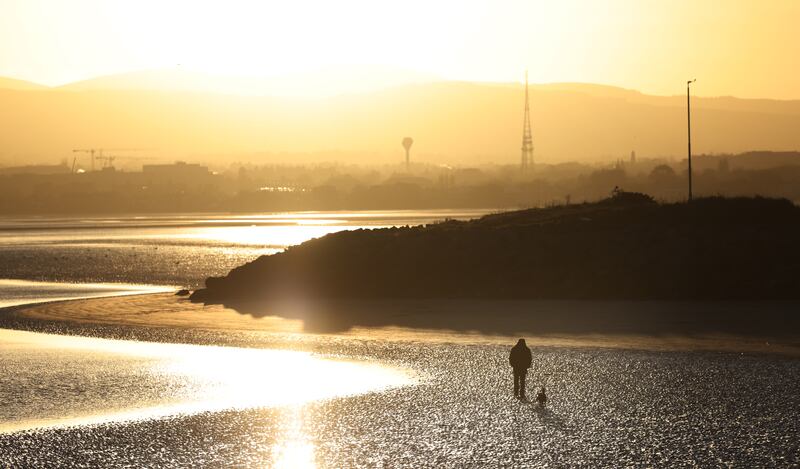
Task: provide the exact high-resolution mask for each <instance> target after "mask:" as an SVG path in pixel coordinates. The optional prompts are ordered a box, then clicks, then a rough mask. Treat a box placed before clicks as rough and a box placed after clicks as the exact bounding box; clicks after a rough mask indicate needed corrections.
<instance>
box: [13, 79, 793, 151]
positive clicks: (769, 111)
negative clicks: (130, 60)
mask: <svg viewBox="0 0 800 469" xmlns="http://www.w3.org/2000/svg"><path fill="white" fill-rule="evenodd" d="M378 75H380V74H378ZM148 76H149V77H150V80H151V82H147V80H144V78H142V80H144V82H143V84H139V85H137V82H136V80H133V81H132V82H130V81H125V80H123V81H125V83H123V84H124V85H125V86H129V87H130V88H131V89H103V87H104V86H106V85H103V83H108V82H107V81H104V80H105V79H100V80H99V81H92V82H82V83H75V84H72V85H68V86H65V87H59V88H41V87H39V88H37V87H36V85H34V87H33V88H32V89H29V88H24V89H20V88H19V86H21V85H18V84H14V83H12V82H10V81H9V82H8V83H10V84H9V85H8V86H6V87H5V88H4V86H3V83H5V82H6V81H5V80H4V81H0V125H2V126H3V129H4V135H3V139H2V146H0V164H28V163H34V162H47V163H53V162H57V161H58V160H60V159H64V158H71V157H72V153H71V150H72V149H73V148H157V149H158V150H159V152H160V154H159V155H157V156H159V157H161V158H163V159H167V160H169V159H190V160H195V161H213V162H216V163H221V164H225V163H226V162H230V161H252V162H255V163H266V162H276V161H281V162H297V163H306V162H311V161H319V160H320V158H323V157H324V159H326V160H328V161H330V160H337V161H341V162H345V163H392V162H396V161H401V160H402V159H403V157H404V154H403V151H402V147H401V146H400V140H401V139H402V138H403V137H404V136H412V137H413V138H414V140H415V144H414V147H413V148H412V162H413V161H427V162H433V163H448V164H455V165H462V166H463V165H472V164H478V163H487V162H493V163H503V164H515V163H516V162H517V161H518V159H519V145H520V139H521V120H522V107H523V99H524V98H523V96H524V93H523V89H522V85H521V84H513V83H512V84H502V83H499V84H493V83H468V82H455V81H424V79H425V78H430V77H423V76H417V77H416V79H419V80H423V81H419V82H416V83H410V84H401V85H392V84H387V83H388V82H385V84H386V86H385V87H379V88H377V89H374V90H373V91H369V92H362V93H356V92H347V93H343V94H338V95H335V96H326V97H317V98H297V97H274V96H241V95H237V94H224V93H222V92H219V93H217V92H213V93H212V92H207V91H203V90H204V89H205V88H203V87H204V86H207V85H208V84H207V83H205V82H204V81H203V80H201V79H200V78H197V82H196V83H195V85H194V86H195V88H194V90H193V91H181V92H179V91H175V90H174V89H170V88H169V86H167V87H166V88H159V86H160V85H161V83H160V82H159V83H156V81H158V80H156V78H154V77H153V75H143V77H148ZM345 76H346V75H341V77H340V78H341V79H342V80H345V81H346V79H345V78H344V77H345ZM118 78H119V77H117V78H115V79H114V80H112V81H115V80H117V79H118ZM128 78H130V76H128ZM173 78H174V79H173V81H172V82H171V83H172V85H171V86H173V87H174V86H177V85H176V83H179V82H180V81H181V80H182V79H184V78H186V77H185V76H184V75H180V74H179V76H176V77H173ZM412 78H414V77H409V79H412ZM187 79H188V78H187ZM315 79H318V80H322V81H324V80H327V79H328V78H326V76H325V75H324V74H323V75H319V76H316V77H315ZM330 79H331V80H333V78H330ZM159 80H160V79H159ZM148 83H149V84H148ZM375 83H377V81H375ZM168 84H169V83H168ZM212 84H213V83H212ZM345 84H347V83H345ZM12 85H14V86H17V87H16V88H14V87H12ZM156 85H159V86H156ZM136 86H140V87H141V88H147V87H148V86H150V88H151V89H135V88H136ZM208 86H210V85H208ZM243 86H244V85H243ZM259 86H262V85H259ZM302 86H306V85H302ZM23 90H24V92H23ZM530 90H531V92H530V101H531V112H532V121H533V122H532V124H533V139H534V159H535V161H537V162H546V163H557V162H561V161H568V160H574V161H597V160H602V161H609V160H614V159H618V158H625V159H627V158H628V156H629V155H630V152H631V151H636V153H637V155H639V157H677V158H681V157H683V156H684V155H685V152H686V108H685V106H686V101H685V96H671V97H669V96H666V97H665V96H650V95H645V94H642V93H639V92H637V91H633V90H625V89H622V88H615V87H610V86H604V85H592V84H580V83H561V84H558V83H556V84H544V85H531V88H530ZM693 110H694V113H693V137H694V139H693V148H694V149H695V152H696V153H698V154H700V153H741V152H746V151H751V150H773V151H791V150H797V149H800V132H798V130H800V101H775V100H750V99H738V98H729V97H718V98H702V97H698V98H693ZM320 155H325V156H320Z"/></svg>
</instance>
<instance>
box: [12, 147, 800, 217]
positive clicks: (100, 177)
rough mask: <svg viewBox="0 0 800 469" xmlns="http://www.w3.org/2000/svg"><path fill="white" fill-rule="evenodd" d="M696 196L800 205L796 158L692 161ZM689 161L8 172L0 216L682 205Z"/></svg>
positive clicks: (754, 155) (799, 158)
mask: <svg viewBox="0 0 800 469" xmlns="http://www.w3.org/2000/svg"><path fill="white" fill-rule="evenodd" d="M693 163H694V165H693V166H694V193H695V195H697V196H716V195H724V196H756V195H760V196H765V197H780V198H787V199H789V200H794V201H799V200H800V153H797V152H784V153H775V152H751V153H745V154H740V155H699V156H696V157H695V158H694V162H693ZM687 186H688V179H687V169H686V161H685V160H684V161H679V162H670V161H668V160H659V159H640V160H638V161H637V160H636V159H635V157H632V158H629V159H626V160H624V161H623V160H618V161H616V162H614V163H612V164H607V165H604V166H597V165H593V166H590V165H584V164H578V163H565V164H558V165H545V164H540V165H537V166H536V167H535V168H534V169H533V171H531V172H529V173H528V174H520V171H519V168H518V167H517V166H514V165H505V166H501V165H497V166H483V167H477V168H450V167H443V166H435V165H425V164H415V165H412V167H411V170H410V171H408V172H407V171H406V170H405V168H404V167H401V166H384V167H363V166H353V165H351V166H340V165H335V164H332V165H308V166H297V165H272V166H236V167H231V168H230V169H228V170H227V171H222V172H220V173H219V174H212V173H209V174H208V175H207V176H203V177H184V178H175V179H162V180H148V179H147V178H145V177H144V176H143V173H139V172H120V171H97V172H89V173H85V174H71V173H69V172H66V173H65V174H64V173H58V174H3V173H2V171H0V214H6V215H10V214H14V215H24V214H87V213H102V214H123V213H152V212H268V211H291V210H381V209H437V208H526V207H541V206H549V205H561V204H569V203H573V204H574V203H580V202H584V201H596V200H600V199H603V198H605V197H607V196H608V195H609V193H610V192H611V191H612V190H613V189H614V188H615V187H617V188H621V189H624V190H628V191H634V192H644V193H648V194H651V195H652V196H653V197H654V198H656V199H657V200H660V201H679V200H685V198H686V196H687V192H688V191H687Z"/></svg>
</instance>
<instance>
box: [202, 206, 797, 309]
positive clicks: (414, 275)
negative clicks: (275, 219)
mask: <svg viewBox="0 0 800 469" xmlns="http://www.w3.org/2000/svg"><path fill="white" fill-rule="evenodd" d="M798 239H800V208H798V207H797V206H795V205H794V204H792V203H791V202H789V201H787V200H781V199H765V198H732V199H728V198H719V197H712V198H704V199H697V200H695V201H694V202H692V203H690V204H687V203H671V204H660V203H656V202H654V201H653V200H652V199H650V198H649V197H647V196H646V195H643V194H633V193H626V192H622V193H619V194H617V195H616V196H614V197H612V198H609V199H606V200H604V201H601V202H598V203H592V204H580V205H568V206H559V207H551V208H544V209H530V210H521V211H514V212H506V213H499V214H493V215H488V216H485V217H483V218H480V219H477V220H472V221H443V222H440V223H436V224H432V225H427V226H419V227H405V228H389V229H376V230H357V231H345V232H340V233H336V234H331V235H328V236H325V237H322V238H319V239H315V240H311V241H308V242H306V243H303V244H301V245H299V246H295V247H291V248H289V249H287V250H286V251H285V252H282V253H279V254H275V255H271V256H262V257H260V258H258V259H256V260H255V261H253V262H250V263H248V264H245V265H243V266H240V267H238V268H235V269H233V270H232V271H231V272H230V273H229V274H228V275H227V276H225V277H211V278H208V279H207V280H206V288H205V289H201V290H198V291H196V292H194V293H193V294H192V296H191V298H192V300H193V301H198V302H206V303H227V304H229V303H232V302H236V301H241V300H261V299H270V300H276V299H392V298H395V299H399V298H405V299H409V298H414V299H419V298H440V299H441V298H483V299H647V300H658V299H664V300H706V299H707V300H711V299H714V300H766V299H771V300H781V299H797V298H800V275H798V274H799V273H800V270H798V269H800V243H799V242H798Z"/></svg>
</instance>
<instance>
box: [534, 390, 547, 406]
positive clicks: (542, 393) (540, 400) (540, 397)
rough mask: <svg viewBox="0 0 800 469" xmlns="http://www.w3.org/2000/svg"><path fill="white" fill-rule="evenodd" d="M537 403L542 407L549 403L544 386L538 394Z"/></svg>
mask: <svg viewBox="0 0 800 469" xmlns="http://www.w3.org/2000/svg"><path fill="white" fill-rule="evenodd" d="M536 402H538V403H539V405H540V406H544V405H545V404H546V403H547V394H545V391H544V386H542V389H540V390H539V392H538V393H537V394H536Z"/></svg>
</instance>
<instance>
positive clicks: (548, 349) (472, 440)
mask: <svg viewBox="0 0 800 469" xmlns="http://www.w3.org/2000/svg"><path fill="white" fill-rule="evenodd" d="M129 300H131V301H132V300H134V298H130V299H129ZM95 301H97V300H95ZM19 324H20V323H18V324H17V325H19ZM40 324H43V325H44V326H43V327H55V325H56V324H58V325H59V327H60V328H61V330H60V332H62V333H67V334H69V333H76V332H80V333H82V334H89V335H98V336H109V337H117V338H119V337H122V336H127V337H129V338H137V339H143V338H146V339H147V340H150V341H160V342H192V343H206V344H224V345H235V346H239V347H241V346H246V347H256V348H275V349H282V350H294V351H305V352H310V353H312V354H313V355H315V356H318V357H326V358H338V359H343V358H344V359H353V360H362V361H368V362H372V363H376V364H383V365H387V366H394V367H402V368H405V369H409V370H412V371H413V372H414V373H416V375H417V376H418V381H417V384H412V385H408V386H402V387H397V388H392V389H389V390H383V391H376V392H368V393H365V394H360V395H354V396H349V397H332V398H326V399H322V400H316V401H312V402H306V403H302V404H294V405H285V406H277V407H263V408H250V409H238V410H219V409H218V410H215V411H208V412H199V413H192V414H180V415H172V416H165V417H160V418H151V419H142V420H134V421H127V422H119V423H113V422H112V423H99V424H91V425H78V426H72V427H64V428H50V429H40V430H36V429H31V430H26V431H19V432H13V433H6V434H2V435H0V461H1V462H2V463H3V464H4V465H8V466H11V467H53V466H54V465H55V466H62V467H63V466H72V467H81V466H83V467H93V466H106V467H108V466H111V467H122V466H140V467H141V466H160V467H187V466H205V467H231V466H234V467H316V468H326V467H331V468H338V467H623V466H625V467H642V466H651V467H682V466H702V467H719V466H723V467H725V466H733V467H796V466H797V465H798V464H800V443H798V442H799V441H800V423H798V422H800V410H798V409H800V394H798V393H797V390H798V389H800V361H798V360H797V359H796V358H792V357H786V356H779V355H771V354H749V353H729V352H725V353H721V352H699V351H647V350H629V349H617V348H599V347H558V346H534V347H533V355H534V360H533V369H532V370H531V372H530V373H529V375H528V387H529V394H533V390H534V389H538V387H539V386H541V385H546V387H547V393H548V396H549V398H550V400H549V402H548V403H547V405H546V406H545V407H544V408H540V407H538V406H537V405H534V404H531V403H528V402H520V401H518V400H516V399H515V398H514V397H513V396H512V392H511V384H512V381H511V372H510V369H509V367H508V361H507V360H508V358H507V354H508V349H509V347H510V345H512V344H508V345H505V344H499V343H478V342H475V343H470V342H469V341H464V340H462V339H458V338H457V337H456V336H454V337H453V341H448V340H446V338H442V337H440V338H439V340H435V341H434V340H424V339H420V340H405V339H404V340H392V339H391V338H387V337H380V338H369V337H367V336H364V335H363V334H362V335H353V336H344V335H330V334H305V333H298V332H263V331H262V332H257V331H246V330H236V329H233V328H232V329H229V330H212V329H208V328H205V329H196V330H193V329H188V328H180V327H161V328H156V327H144V326H136V325H127V326H121V325H112V324H106V325H88V324H82V325H81V324H78V323H69V322H51V323H49V325H48V323H47V322H46V321H45V322H41V323H40ZM307 371H308V370H305V369H303V367H298V368H297V369H294V370H288V371H285V372H284V373H282V374H281V375H280V376H274V379H275V380H293V379H297V380H303V381H304V382H305V381H306V377H303V374H304V373H307ZM252 372H253V373H259V369H258V366H253V370H252ZM329 380H330V378H329V379H328V380H311V381H310V384H309V386H314V387H322V388H324V387H327V386H330V385H331V384H332V383H331V382H326V381H329ZM263 385H264V386H265V387H266V386H269V383H265V384H263Z"/></svg>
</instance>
